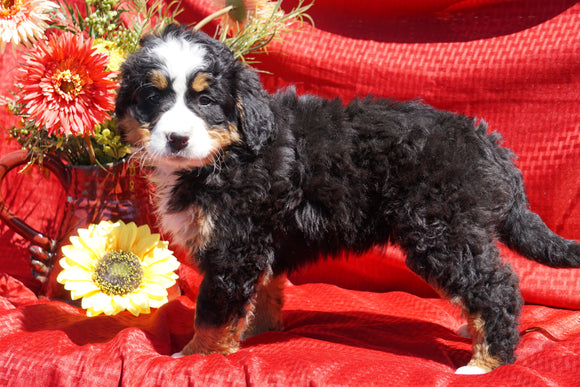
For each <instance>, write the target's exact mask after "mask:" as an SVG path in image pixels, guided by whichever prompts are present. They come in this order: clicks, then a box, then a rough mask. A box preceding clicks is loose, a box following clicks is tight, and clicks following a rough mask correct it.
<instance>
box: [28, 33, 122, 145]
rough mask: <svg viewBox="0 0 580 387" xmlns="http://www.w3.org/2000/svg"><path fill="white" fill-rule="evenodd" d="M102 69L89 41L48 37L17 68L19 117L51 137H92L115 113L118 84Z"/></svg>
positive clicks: (102, 62)
mask: <svg viewBox="0 0 580 387" xmlns="http://www.w3.org/2000/svg"><path fill="white" fill-rule="evenodd" d="M107 64H108V57H107V55H105V54H100V53H98V52H97V51H96V50H95V49H94V48H93V47H92V41H91V40H85V39H84V38H83V37H82V36H75V35H73V34H71V33H65V34H63V35H60V36H56V35H51V36H50V37H49V38H48V40H47V41H45V42H42V43H41V44H40V45H39V46H38V48H37V49H36V50H35V51H33V52H32V53H31V55H30V57H28V58H27V60H26V63H25V65H24V67H22V68H21V69H20V74H19V80H20V83H21V84H22V96H21V97H20V99H19V102H21V103H23V104H24V108H23V113H25V114H29V115H30V119H34V120H35V121H36V122H37V124H39V125H40V126H43V125H44V126H45V127H46V129H47V130H48V132H49V133H50V134H61V135H65V136H66V135H70V134H75V135H77V134H84V133H89V134H92V133H93V128H94V126H95V125H96V124H98V123H100V122H102V121H103V120H104V119H107V118H109V117H110V115H109V112H110V111H112V110H113V108H114V103H115V98H114V90H115V88H116V87H117V83H116V81H115V80H114V76H115V73H113V72H111V71H106V70H105V68H106V66H107Z"/></svg>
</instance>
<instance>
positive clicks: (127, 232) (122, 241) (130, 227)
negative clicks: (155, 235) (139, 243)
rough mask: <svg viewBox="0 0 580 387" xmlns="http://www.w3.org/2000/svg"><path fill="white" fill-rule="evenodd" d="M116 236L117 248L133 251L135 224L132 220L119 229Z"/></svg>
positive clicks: (135, 236)
mask: <svg viewBox="0 0 580 387" xmlns="http://www.w3.org/2000/svg"><path fill="white" fill-rule="evenodd" d="M118 238H119V250H122V251H131V252H133V249H132V248H133V243H135V240H136V239H137V225H136V224H135V223H134V222H131V223H128V224H127V225H125V227H123V228H122V229H120V230H119V236H118ZM136 255H139V254H136Z"/></svg>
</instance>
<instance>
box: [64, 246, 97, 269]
mask: <svg viewBox="0 0 580 387" xmlns="http://www.w3.org/2000/svg"><path fill="white" fill-rule="evenodd" d="M61 251H62V254H63V255H64V258H65V259H66V261H67V263H69V265H71V266H73V265H75V264H77V265H80V266H82V267H83V268H85V269H86V270H93V269H94V264H95V260H96V257H95V255H94V254H93V253H92V251H90V250H87V249H80V248H78V247H75V246H72V245H67V246H63V247H62V249H61Z"/></svg>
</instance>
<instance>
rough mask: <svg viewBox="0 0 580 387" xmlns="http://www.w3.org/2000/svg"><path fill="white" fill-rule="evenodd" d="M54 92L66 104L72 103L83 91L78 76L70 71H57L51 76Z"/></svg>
mask: <svg viewBox="0 0 580 387" xmlns="http://www.w3.org/2000/svg"><path fill="white" fill-rule="evenodd" d="M52 85H53V87H54V91H56V93H57V94H58V95H60V96H61V97H62V98H64V99H65V100H66V101H67V102H68V101H72V100H73V99H74V98H75V97H76V96H77V95H79V94H80V92H81V90H82V89H83V83H82V80H81V77H80V75H78V74H74V73H72V72H71V71H70V70H65V71H59V72H57V73H56V74H54V75H53V76H52Z"/></svg>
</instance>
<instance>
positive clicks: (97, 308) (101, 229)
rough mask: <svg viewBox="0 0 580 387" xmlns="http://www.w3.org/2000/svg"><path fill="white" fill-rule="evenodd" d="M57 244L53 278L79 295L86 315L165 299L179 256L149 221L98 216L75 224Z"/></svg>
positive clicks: (146, 306)
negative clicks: (77, 226)
mask: <svg viewBox="0 0 580 387" xmlns="http://www.w3.org/2000/svg"><path fill="white" fill-rule="evenodd" d="M70 242H71V244H70V245H66V246H63V247H62V252H63V258H61V260H60V265H61V267H62V268H63V270H62V271H61V272H60V273H59V275H58V277H57V281H58V282H59V283H61V284H63V285H64V287H65V289H66V290H69V291H70V292H71V297H72V299H73V300H77V299H80V298H82V304H81V305H82V307H83V308H84V309H86V310H87V315H88V316H96V315H99V314H101V313H105V314H106V315H113V314H117V313H118V312H121V311H124V310H128V311H129V312H131V313H132V314H133V315H135V316H138V315H139V314H140V313H149V312H150V308H158V307H160V306H161V305H163V304H165V303H166V302H167V294H168V293H167V288H169V287H171V286H173V285H174V284H175V280H176V279H177V275H176V274H175V273H174V271H175V270H177V268H178V267H179V262H178V261H177V259H176V258H175V257H174V256H173V252H172V251H171V250H169V249H168V248H167V245H168V244H167V242H164V241H161V240H160V237H159V234H152V233H151V230H150V229H149V226H147V225H144V226H139V227H137V225H135V223H133V222H131V223H128V224H125V223H124V222H122V221H118V222H115V223H113V222H110V221H102V222H100V223H99V224H91V225H89V227H88V228H86V229H84V228H81V229H79V230H78V236H72V237H71V238H70Z"/></svg>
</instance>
